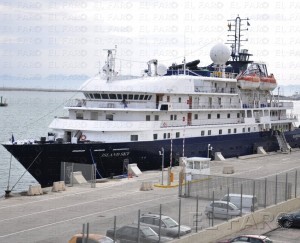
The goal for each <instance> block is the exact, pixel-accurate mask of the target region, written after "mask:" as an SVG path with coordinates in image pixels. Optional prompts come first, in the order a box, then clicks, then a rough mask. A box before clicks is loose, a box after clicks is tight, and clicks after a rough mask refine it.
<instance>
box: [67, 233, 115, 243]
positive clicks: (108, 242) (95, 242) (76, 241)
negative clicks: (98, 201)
mask: <svg viewBox="0 0 300 243" xmlns="http://www.w3.org/2000/svg"><path fill="white" fill-rule="evenodd" d="M84 239H86V235H85V238H84ZM113 242H114V241H113V240H112V239H111V238H109V237H107V236H105V235H98V234H89V237H88V240H87V241H86V243H113ZM69 243H82V234H76V235H73V237H72V238H71V239H70V240H69Z"/></svg>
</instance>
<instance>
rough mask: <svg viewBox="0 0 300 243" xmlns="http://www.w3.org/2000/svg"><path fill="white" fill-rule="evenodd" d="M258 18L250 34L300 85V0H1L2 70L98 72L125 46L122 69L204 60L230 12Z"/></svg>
mask: <svg viewBox="0 0 300 243" xmlns="http://www.w3.org/2000/svg"><path fill="white" fill-rule="evenodd" d="M238 14H239V16H240V17H242V18H246V17H248V18H249V19H250V21H249V22H250V25H251V26H249V31H248V32H247V33H245V38H248V39H249V41H248V42H247V43H245V47H244V48H246V49H249V52H250V53H252V54H253V55H254V56H253V60H257V61H265V62H266V63H267V64H268V69H269V73H274V75H275V77H276V78H277V80H278V83H279V84H280V85H287V84H300V83H299V80H300V25H299V21H300V2H299V1H292V0H279V1H277V0H265V1H262V0H258V1H257V0H251V1H242V0H230V1H227V0H225V1H221V0H219V1H212V0H210V1H195V0H181V1H177V0H141V1H137V0H128V1H112V0H109V1H104V0H99V1H96V0H95V1H92V0H53V1H50V0H49V1H46V0H40V1H38V0H35V1H34V0H29V1H23V0H19V1H13V0H1V1H0V53H1V54H0V55H1V58H0V75H5V74H6V75H14V76H21V77H32V76H38V77H45V76H47V75H51V74H64V75H72V74H77V75H81V74H85V75H88V76H93V75H95V74H96V73H97V72H98V70H99V66H101V67H102V66H103V65H104V61H105V53H104V52H103V49H106V48H114V47H115V45H117V57H118V58H119V59H118V60H117V70H118V71H119V72H121V74H131V75H140V74H141V70H143V69H145V68H146V62H147V61H148V60H150V59H153V58H156V59H158V60H159V63H161V64H164V65H166V66H169V65H171V64H172V63H173V62H177V63H181V62H182V60H183V56H186V60H187V61H192V60H195V59H200V60H201V63H200V65H203V66H205V65H208V64H210V63H211V60H210V58H209V52H210V49H211V47H212V46H213V45H214V44H216V43H217V42H220V41H221V42H226V40H227V34H228V33H227V28H228V27H227V19H233V18H235V17H236V16H237V15H238Z"/></svg>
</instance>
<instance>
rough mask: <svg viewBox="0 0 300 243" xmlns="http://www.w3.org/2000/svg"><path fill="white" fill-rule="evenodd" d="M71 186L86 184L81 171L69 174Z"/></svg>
mask: <svg viewBox="0 0 300 243" xmlns="http://www.w3.org/2000/svg"><path fill="white" fill-rule="evenodd" d="M71 177H72V181H73V184H84V183H87V181H86V179H85V178H84V177H83V175H82V172H81V171H75V172H73V173H71Z"/></svg>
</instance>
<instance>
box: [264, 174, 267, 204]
mask: <svg viewBox="0 0 300 243" xmlns="http://www.w3.org/2000/svg"><path fill="white" fill-rule="evenodd" d="M264 194H265V200H264V203H265V208H266V207H267V178H265V193H264Z"/></svg>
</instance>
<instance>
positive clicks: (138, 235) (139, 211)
mask: <svg viewBox="0 0 300 243" xmlns="http://www.w3.org/2000/svg"><path fill="white" fill-rule="evenodd" d="M140 218H141V210H140V209H139V210H138V232H137V233H138V234H137V242H138V243H140Z"/></svg>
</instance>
